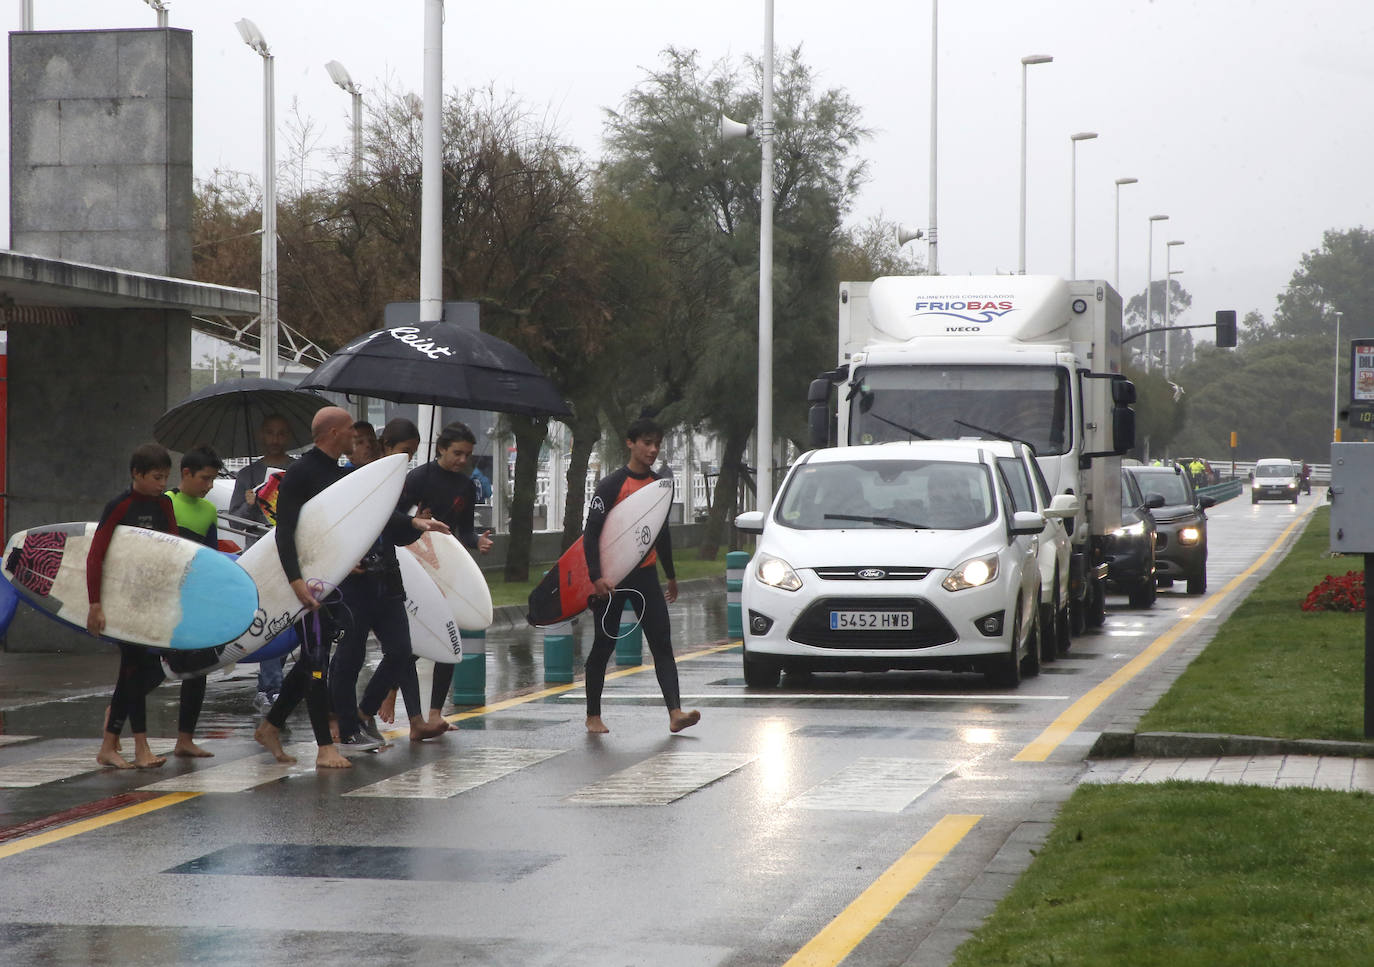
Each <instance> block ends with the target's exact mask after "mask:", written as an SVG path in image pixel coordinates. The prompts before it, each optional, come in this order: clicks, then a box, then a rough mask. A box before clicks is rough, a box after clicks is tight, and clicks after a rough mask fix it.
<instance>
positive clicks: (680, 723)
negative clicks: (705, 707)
mask: <svg viewBox="0 0 1374 967" xmlns="http://www.w3.org/2000/svg"><path fill="white" fill-rule="evenodd" d="M700 721H701V713H700V712H698V711H697V710H696V709H692V710H691V711H690V712H684V711H683V710H682V709H680V708H675V709H673V710H672V711H671V712H669V713H668V731H669V732H681V731H682V730H683V729H690V728H691V727H692V726H694V725H696V724H697V723H698V722H700Z"/></svg>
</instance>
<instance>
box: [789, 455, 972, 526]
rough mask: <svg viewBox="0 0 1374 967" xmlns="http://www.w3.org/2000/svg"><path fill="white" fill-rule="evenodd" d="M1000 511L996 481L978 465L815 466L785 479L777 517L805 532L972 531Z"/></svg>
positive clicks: (851, 463) (875, 462) (869, 463)
mask: <svg viewBox="0 0 1374 967" xmlns="http://www.w3.org/2000/svg"><path fill="white" fill-rule="evenodd" d="M996 512H997V503H996V498H995V495H994V491H993V487H992V479H991V477H990V475H989V474H988V471H987V468H986V467H984V466H983V465H982V464H979V463H954V462H948V461H936V460H847V461H845V462H843V463H824V462H819V461H811V462H808V463H806V464H804V465H802V466H800V467H798V468H797V470H796V471H795V472H794V473H793V474H792V476H791V477H789V478H788V481H787V486H786V489H785V490H784V491H783V493H782V494H781V496H780V497H779V500H778V510H777V514H776V518H775V519H776V520H777V521H778V522H779V523H782V524H785V525H786V526H788V527H796V528H798V529H801V530H839V529H841V528H864V529H872V528H891V527H898V528H901V527H913V528H916V527H919V528H931V529H935V530H967V529H969V528H972V527H978V526H981V525H983V524H986V523H988V522H989V521H991V520H992V519H993V518H994V517H995V516H996Z"/></svg>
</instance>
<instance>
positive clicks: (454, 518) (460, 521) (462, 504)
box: [383, 421, 492, 727]
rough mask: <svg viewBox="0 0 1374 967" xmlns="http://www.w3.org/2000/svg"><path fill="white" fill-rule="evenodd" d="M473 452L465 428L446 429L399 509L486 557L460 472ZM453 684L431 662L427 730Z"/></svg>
mask: <svg viewBox="0 0 1374 967" xmlns="http://www.w3.org/2000/svg"><path fill="white" fill-rule="evenodd" d="M476 446H477V437H476V435H475V434H474V433H473V432H472V430H471V428H469V427H468V425H467V424H466V423H460V422H457V421H455V422H453V423H450V424H448V425H447V426H445V427H444V428H443V429H442V430H440V431H439V436H438V438H437V439H436V440H435V444H434V447H435V458H434V459H433V460H431V461H430V462H429V463H426V464H424V465H423V466H419V467H416V468H415V469H414V470H412V471H410V473H408V474H406V485H405V489H404V490H403V491H402V492H401V506H402V507H415V508H417V512H418V513H420V514H427V515H428V516H431V517H433V518H434V519H435V520H441V521H443V522H444V523H445V524H447V525H448V526H449V529H450V530H451V531H452V532H453V536H454V537H456V538H458V540H459V541H461V542H462V544H463V546H464V547H466V548H467V549H468V550H470V551H477V552H478V553H481V554H486V553H488V552H489V551H490V550H491V547H492V540H491V531H489V530H488V531H485V532H483V533H481V534H478V533H477V527H476V514H475V510H474V508H475V507H476V506H477V485H476V484H475V483H473V481H472V478H471V477H469V476H468V475H467V473H465V472H464V471H465V470H466V469H467V467H468V464H469V463H470V462H471V461H472V451H473V450H474V449H475V448H476ZM452 684H453V665H451V664H449V663H447V662H436V663H435V665H434V680H433V683H432V684H431V686H430V696H429V720H428V721H429V724H430V725H432V726H437V725H439V724H440V723H443V722H444V717H443V713H444V702H445V701H446V700H447V699H448V693H449V688H450V686H451V685H452ZM388 711H389V710H388V709H387V708H386V707H383V713H384V714H383V718H384V719H386V720H387V721H390V719H389V718H387V715H386V714H385V713H387V712H388ZM445 727H447V725H446V724H445Z"/></svg>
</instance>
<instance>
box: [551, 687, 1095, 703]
mask: <svg viewBox="0 0 1374 967" xmlns="http://www.w3.org/2000/svg"><path fill="white" fill-rule="evenodd" d="M552 697H553V698H554V699H556V700H559V701H569V699H568V697H567V693H566V692H565V693H563V694H562V695H556V696H552ZM1071 697H1072V696H1070V695H1022V694H1014V695H951V694H949V693H948V692H938V693H931V694H927V693H924V692H886V693H883V692H742V691H741V692H736V693H730V692H702V693H699V694H696V695H683V696H682V700H683V701H684V702H688V701H699V702H704V701H708V700H719V699H729V700H730V701H737V700H743V701H760V702H784V701H789V700H792V699H798V698H829V699H843V700H849V699H866V700H870V701H875V702H886V701H890V700H893V699H899V700H900V699H918V700H920V701H945V702H1065V701H1068V700H1069V699H1070V698H1071ZM608 699H655V700H657V701H662V700H663V695H662V694H661V693H659V692H617V691H615V690H614V689H609V688H608V689H607V690H606V691H605V692H604V693H603V695H602V700H603V701H605V700H608ZM575 700H576V701H579V702H580V701H582V700H583V699H582V698H581V697H575Z"/></svg>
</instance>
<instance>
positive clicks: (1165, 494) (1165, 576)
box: [1125, 467, 1216, 594]
mask: <svg viewBox="0 0 1374 967" xmlns="http://www.w3.org/2000/svg"><path fill="white" fill-rule="evenodd" d="M1125 473H1126V474H1128V475H1129V476H1131V477H1134V478H1135V482H1136V483H1137V484H1138V485H1139V487H1140V492H1141V493H1142V494H1144V495H1145V502H1146V503H1147V504H1149V505H1150V516H1151V517H1153V518H1154V521H1155V531H1156V534H1155V573H1156V575H1157V577H1158V578H1159V586H1160V587H1162V588H1167V587H1169V586H1170V585H1172V584H1173V583H1174V582H1175V581H1187V582H1188V593H1189V594H1202V593H1203V592H1205V591H1206V590H1207V513H1206V511H1207V508H1208V507H1212V506H1215V504H1216V500H1215V498H1213V497H1209V496H1206V495H1203V496H1201V497H1199V496H1198V495H1197V493H1196V492H1195V491H1194V490H1193V482H1192V481H1191V480H1190V479H1189V478H1188V474H1187V473H1185V472H1184V470H1183V468H1182V467H1127V468H1125Z"/></svg>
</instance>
